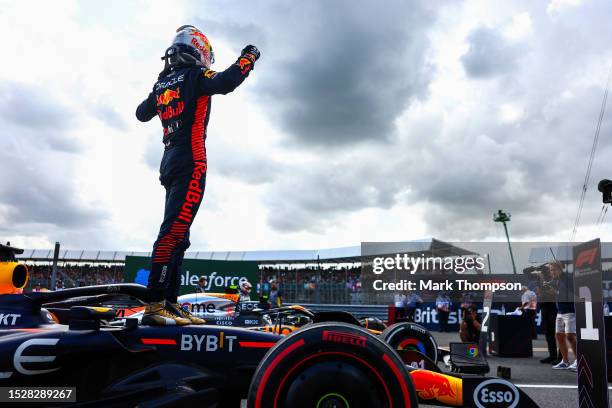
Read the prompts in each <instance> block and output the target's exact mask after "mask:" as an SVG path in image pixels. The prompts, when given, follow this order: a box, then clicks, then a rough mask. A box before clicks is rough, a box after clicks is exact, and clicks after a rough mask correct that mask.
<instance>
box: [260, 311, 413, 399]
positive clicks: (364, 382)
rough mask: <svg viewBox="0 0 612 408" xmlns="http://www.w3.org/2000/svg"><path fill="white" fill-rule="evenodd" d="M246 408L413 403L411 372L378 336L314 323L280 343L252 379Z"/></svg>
mask: <svg viewBox="0 0 612 408" xmlns="http://www.w3.org/2000/svg"><path fill="white" fill-rule="evenodd" d="M248 406H249V407H250V408H285V407H291V408H306V407H308V408H332V407H334V408H366V407H367V408H374V407H381V408H383V407H386V408H392V407H397V408H399V407H404V408H409V407H414V408H416V407H418V403H417V398H416V393H415V390H414V387H413V385H412V380H411V379H410V375H409V374H408V371H407V370H406V367H405V366H404V364H403V362H402V361H401V359H400V358H399V356H398V355H397V354H396V353H395V352H394V351H393V350H392V349H391V348H390V347H389V346H388V345H387V344H385V343H383V342H382V341H380V339H378V337H377V336H375V335H372V334H370V333H368V331H367V330H365V329H363V328H361V327H357V326H355V325H350V324H346V323H331V324H330V323H317V324H313V325H308V326H307V327H304V328H303V329H301V330H299V331H297V332H295V333H293V334H291V335H290V336H287V337H285V338H284V339H282V340H281V341H279V342H278V343H277V344H276V345H275V346H274V347H273V348H271V349H270V350H269V351H268V353H267V354H266V355H265V356H264V358H263V360H262V361H261V362H260V364H259V366H258V367H257V370H256V372H255V375H254V376H253V379H252V381H251V386H250V388H249V396H248Z"/></svg>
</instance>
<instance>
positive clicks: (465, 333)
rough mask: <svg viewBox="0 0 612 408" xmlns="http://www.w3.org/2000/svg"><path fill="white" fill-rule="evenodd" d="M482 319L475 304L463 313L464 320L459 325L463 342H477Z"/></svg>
mask: <svg viewBox="0 0 612 408" xmlns="http://www.w3.org/2000/svg"><path fill="white" fill-rule="evenodd" d="M481 323H482V319H481V317H480V315H479V314H478V310H477V309H476V307H475V306H468V308H467V309H465V312H464V313H463V320H462V321H461V324H460V325H459V337H460V338H461V341H463V342H468V341H470V342H477V341H478V339H479V338H480V330H481Z"/></svg>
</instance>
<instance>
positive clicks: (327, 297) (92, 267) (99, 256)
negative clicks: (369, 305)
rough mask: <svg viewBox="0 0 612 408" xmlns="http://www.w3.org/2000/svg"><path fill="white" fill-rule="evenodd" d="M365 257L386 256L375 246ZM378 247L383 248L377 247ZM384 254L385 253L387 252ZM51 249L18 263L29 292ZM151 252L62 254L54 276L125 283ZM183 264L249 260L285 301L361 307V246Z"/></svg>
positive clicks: (47, 273) (413, 245) (416, 244)
mask: <svg viewBox="0 0 612 408" xmlns="http://www.w3.org/2000/svg"><path fill="white" fill-rule="evenodd" d="M371 248H374V250H373V251H374V252H372V249H370V250H369V252H370V253H368V254H367V255H368V256H375V255H386V254H383V253H382V252H381V251H382V249H380V250H379V249H378V247H376V245H374V246H373V247H371ZM381 248H382V247H381ZM384 248H385V250H386V251H387V252H389V251H392V252H412V253H419V254H426V255H434V254H435V255H437V256H457V255H464V254H471V252H469V251H465V250H463V249H461V248H459V247H456V246H453V245H451V244H448V243H445V242H443V241H440V240H437V239H434V238H431V239H425V240H418V241H408V242H401V243H392V244H390V243H385V244H384ZM387 254H388V253H387ZM53 255H54V251H53V249H48V250H47V249H45V250H41V249H26V250H24V252H23V254H21V255H20V256H19V259H20V260H21V261H23V262H25V263H26V264H27V265H28V266H29V268H30V271H31V282H30V284H29V289H33V288H34V287H35V286H36V285H39V286H40V287H45V288H49V287H50V282H51V271H52V262H53ZM150 255H151V253H150V252H130V251H102V250H99V251H97V250H73V249H63V250H60V252H59V257H58V277H59V280H60V285H63V287H76V286H86V285H92V284H93V285H95V284H108V283H119V282H123V279H124V265H125V260H126V257H127V256H141V257H149V256H150ZM185 259H197V260H216V261H253V262H256V263H257V264H258V265H259V270H260V281H259V284H260V285H261V284H265V283H269V282H271V281H276V283H277V284H278V285H279V286H280V289H281V292H282V293H283V297H284V298H285V300H286V301H287V302H301V303H336V304H340V303H343V304H350V303H362V299H361V294H362V291H361V262H362V247H361V246H350V247H340V248H330V249H315V250H278V251H189V252H187V253H186V254H185Z"/></svg>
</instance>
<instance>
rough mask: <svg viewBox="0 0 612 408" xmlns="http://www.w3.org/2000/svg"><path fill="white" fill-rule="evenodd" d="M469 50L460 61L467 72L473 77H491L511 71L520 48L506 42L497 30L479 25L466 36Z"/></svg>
mask: <svg viewBox="0 0 612 408" xmlns="http://www.w3.org/2000/svg"><path fill="white" fill-rule="evenodd" d="M468 43H469V47H470V48H469V50H468V51H467V53H466V54H465V55H463V57H461V62H462V63H463V67H464V69H465V71H466V72H467V74H468V75H469V76H470V77H473V78H485V79H486V78H492V77H495V76H497V75H500V74H503V73H506V72H512V71H513V70H514V68H515V65H516V59H517V58H518V57H519V56H520V52H521V50H520V49H519V48H518V47H517V46H515V45H511V44H508V42H507V41H506V40H505V39H504V37H503V36H502V35H501V33H499V31H497V30H495V29H491V28H487V27H481V28H479V29H477V30H475V31H474V32H472V34H470V36H469V37H468Z"/></svg>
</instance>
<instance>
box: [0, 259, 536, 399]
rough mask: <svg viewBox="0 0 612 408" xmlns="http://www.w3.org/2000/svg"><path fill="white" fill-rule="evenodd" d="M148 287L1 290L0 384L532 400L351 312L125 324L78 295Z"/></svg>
mask: <svg viewBox="0 0 612 408" xmlns="http://www.w3.org/2000/svg"><path fill="white" fill-rule="evenodd" d="M4 266H5V267H4V271H5V272H6V271H7V270H10V268H11V266H10V265H8V266H7V265H4ZM13 269H14V268H13ZM7 280H8V279H7ZM12 281H15V282H17V283H21V282H18V281H17V280H12ZM145 291H146V288H144V287H143V286H140V285H136V284H121V285H102V286H91V287H83V288H75V289H67V290H63V291H58V292H40V293H27V294H5V295H0V387H32V386H38V387H42V386H45V387H76V401H77V402H76V404H73V405H72V406H81V407H94V406H104V407H126V406H136V405H137V406H139V407H169V406H188V405H194V406H200V407H215V406H221V407H237V406H239V402H240V400H241V399H243V398H246V399H247V404H248V406H249V407H255V408H263V407H266V408H267V407H292V408H293V407H298V408H300V407H340V408H348V407H364V408H365V407H418V404H419V401H421V402H424V403H427V404H431V405H440V406H458V407H459V406H466V407H476V406H478V407H492V406H495V407H503V408H511V407H519V408H522V407H525V408H533V407H537V405H535V403H533V401H532V400H531V399H529V397H528V396H527V395H526V394H524V393H523V392H522V391H521V390H520V389H518V388H517V387H516V386H514V385H513V384H512V383H510V382H508V381H505V380H502V379H498V378H486V377H480V376H470V375H463V376H460V375H449V374H443V373H440V372H437V371H436V369H435V368H434V367H430V366H428V367H425V368H419V369H415V368H413V367H410V366H407V365H406V364H405V362H404V361H402V359H401V357H400V355H399V354H398V353H397V352H396V351H395V350H394V349H393V348H391V347H390V346H389V345H388V344H386V343H385V342H383V341H381V339H380V338H379V337H378V336H376V335H373V334H372V333H370V332H368V331H367V330H366V329H364V328H362V327H359V326H357V325H354V324H347V323H312V324H309V325H306V326H305V327H303V328H301V329H300V330H297V331H295V332H293V333H291V334H290V335H287V336H281V335H279V334H276V333H268V332H262V331H257V330H249V329H246V328H238V327H223V326H217V325H202V326H182V327H180V326H168V327H152V326H144V325H140V324H138V322H137V320H136V319H130V318H124V319H121V320H120V323H121V324H119V325H118V324H117V319H116V311H115V310H113V309H112V308H106V307H98V306H84V305H82V304H81V305H79V304H77V305H71V302H75V303H84V302H85V303H86V302H88V301H90V300H91V299H92V298H94V299H98V300H99V299H102V300H104V299H105V298H107V297H113V296H116V295H125V296H131V297H134V298H137V299H144V296H145ZM58 304H63V305H64V306H67V307H66V308H64V309H65V311H64V312H63V313H54V315H51V313H50V312H49V311H48V310H47V309H46V308H45V306H47V305H54V306H55V307H54V308H55V311H56V312H58V311H59V310H60V309H61V308H60V307H58ZM427 368H429V369H427ZM492 404H493V405H492ZM56 405H61V401H57V403H56Z"/></svg>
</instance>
